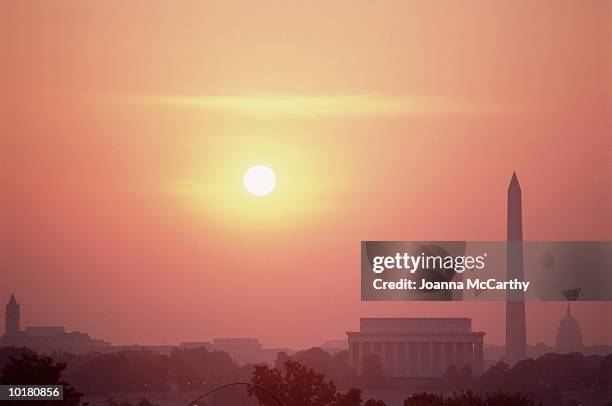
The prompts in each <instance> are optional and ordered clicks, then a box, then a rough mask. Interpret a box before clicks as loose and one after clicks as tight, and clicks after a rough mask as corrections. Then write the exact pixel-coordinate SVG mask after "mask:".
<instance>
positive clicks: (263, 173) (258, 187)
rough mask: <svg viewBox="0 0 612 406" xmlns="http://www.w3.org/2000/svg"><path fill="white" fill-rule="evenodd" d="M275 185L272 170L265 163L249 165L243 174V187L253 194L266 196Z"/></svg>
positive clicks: (274, 176)
mask: <svg viewBox="0 0 612 406" xmlns="http://www.w3.org/2000/svg"><path fill="white" fill-rule="evenodd" d="M275 186H276V175H275V174H274V171H273V170H272V169H270V168H268V167H267V166H265V165H255V166H252V167H250V168H249V169H248V170H247V171H246V172H245V174H244V187H245V188H246V190H247V191H248V192H249V193H250V194H252V195H255V196H266V195H268V194H270V193H271V192H272V191H273V190H274V187H275Z"/></svg>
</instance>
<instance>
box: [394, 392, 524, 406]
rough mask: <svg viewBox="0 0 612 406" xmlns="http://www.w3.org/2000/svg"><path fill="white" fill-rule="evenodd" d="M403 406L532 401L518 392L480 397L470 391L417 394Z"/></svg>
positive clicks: (499, 405)
mask: <svg viewBox="0 0 612 406" xmlns="http://www.w3.org/2000/svg"><path fill="white" fill-rule="evenodd" d="M404 406H534V402H533V400H532V399H531V398H530V397H529V396H527V395H525V394H523V393H520V392H517V393H512V394H509V393H505V392H495V393H490V394H484V395H480V394H477V393H474V392H472V391H465V392H458V393H453V394H452V395H451V396H448V397H444V396H442V395H438V394H433V393H417V394H414V395H412V396H411V397H409V398H407V399H406V400H405V401H404Z"/></svg>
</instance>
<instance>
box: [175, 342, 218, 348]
mask: <svg viewBox="0 0 612 406" xmlns="http://www.w3.org/2000/svg"><path fill="white" fill-rule="evenodd" d="M202 347H203V348H206V349H207V350H212V349H213V346H212V343H211V342H210V341H183V342H181V343H180V344H179V348H181V349H185V350H194V349H196V348H202Z"/></svg>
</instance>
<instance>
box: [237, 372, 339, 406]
mask: <svg viewBox="0 0 612 406" xmlns="http://www.w3.org/2000/svg"><path fill="white" fill-rule="evenodd" d="M284 372H285V373H284V374H283V373H282V372H281V370H280V369H278V368H269V367H268V366H256V367H255V370H254V371H253V378H252V380H251V381H252V383H253V384H255V385H258V386H261V387H263V388H266V389H267V390H268V391H270V392H271V393H273V394H274V395H275V396H277V397H278V398H279V400H280V401H281V402H283V403H284V404H285V405H300V406H327V405H330V404H331V403H332V402H333V401H334V400H335V398H336V386H335V385H334V383H333V382H331V381H326V380H325V376H324V375H323V374H320V373H317V372H315V371H313V370H312V369H310V368H307V367H305V366H304V365H301V364H300V363H298V362H295V361H287V362H286V363H285V367H284ZM248 393H249V395H250V396H254V397H255V398H257V400H258V401H259V404H260V405H263V406H278V403H277V402H276V401H275V400H274V399H273V398H272V397H271V396H270V395H269V394H267V393H265V392H264V391H262V390H259V389H257V388H254V387H249V388H248Z"/></svg>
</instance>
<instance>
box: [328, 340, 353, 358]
mask: <svg viewBox="0 0 612 406" xmlns="http://www.w3.org/2000/svg"><path fill="white" fill-rule="evenodd" d="M321 349H322V350H323V351H325V352H327V353H329V354H332V355H334V354H337V353H339V352H341V351H346V350H348V341H346V340H327V341H325V342H324V343H323V344H322V345H321Z"/></svg>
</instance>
